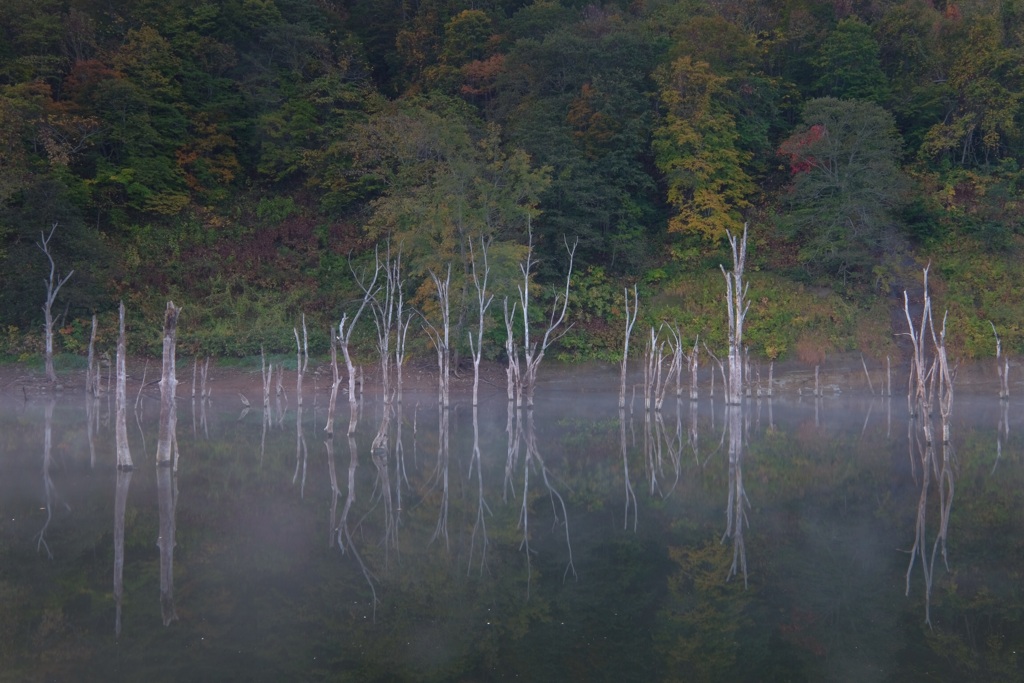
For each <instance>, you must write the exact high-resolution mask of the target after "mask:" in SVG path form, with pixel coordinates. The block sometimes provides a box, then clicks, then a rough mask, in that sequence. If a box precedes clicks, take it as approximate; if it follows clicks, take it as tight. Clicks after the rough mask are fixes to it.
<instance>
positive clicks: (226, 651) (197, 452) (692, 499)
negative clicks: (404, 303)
mask: <svg viewBox="0 0 1024 683" xmlns="http://www.w3.org/2000/svg"><path fill="white" fill-rule="evenodd" d="M606 399H607V400H606ZM143 404H144V405H142V406H141V414H140V419H139V423H138V425H136V426H133V427H132V429H131V430H130V434H129V437H130V439H131V440H132V441H133V443H132V447H133V450H135V451H136V452H137V453H145V452H146V450H145V448H144V447H143V446H142V440H143V438H145V439H147V440H148V443H149V444H150V445H151V446H152V444H153V443H155V442H156V438H155V437H156V432H157V425H156V418H157V410H156V408H157V407H158V406H157V405H156V404H155V403H154V402H152V401H150V402H148V404H146V401H143ZM7 407H9V408H10V409H9V410H5V411H0V415H2V417H0V423H2V424H0V435H2V436H0V451H2V452H0V512H2V513H3V519H5V520H7V519H10V520H14V521H13V522H10V523H7V527H6V530H5V533H4V535H3V537H2V541H3V542H2V544H0V567H2V570H0V572H2V573H0V595H2V596H3V598H4V599H3V601H0V605H2V606H0V611H2V613H0V623H2V624H3V626H2V629H3V631H4V632H3V633H0V635H2V636H5V637H4V638H3V641H2V642H3V645H0V648H2V652H0V654H2V655H3V659H4V661H5V662H11V663H12V665H11V667H10V668H9V671H11V672H14V673H13V675H15V676H18V675H19V674H21V676H20V677H21V678H27V679H31V678H39V677H40V676H44V677H45V676H48V677H51V678H61V677H62V676H66V675H68V673H69V672H73V671H79V670H83V669H86V668H87V669H88V670H89V671H95V672H96V676H97V677H100V676H103V675H108V674H111V672H114V671H120V672H125V671H130V672H134V673H137V674H138V675H139V676H142V675H145V673H146V672H152V671H154V670H157V667H158V666H159V667H168V668H160V669H159V671H162V672H166V671H176V672H178V673H179V674H180V675H183V676H186V677H187V676H188V675H189V673H190V672H193V673H194V672H196V671H204V672H208V673H209V675H217V673H218V672H227V671H231V672H234V673H233V675H236V676H237V675H245V674H246V673H248V674H249V675H251V676H252V677H253V678H257V679H266V678H268V677H270V678H282V677H283V678H288V677H298V678H304V679H310V678H319V677H329V676H328V674H329V673H330V672H339V671H344V672H349V675H350V677H351V678H353V679H359V680H375V679H381V678H388V677H391V678H400V679H430V680H451V679H453V678H460V677H466V676H470V677H475V678H478V679H489V678H500V677H507V676H511V675H519V676H520V677H522V678H524V679H532V680H540V679H545V680H551V679H553V678H555V679H583V680H610V679H615V680H626V679H630V680H635V679H636V678H637V677H642V678H644V679H647V680H664V679H683V680H764V679H766V678H772V677H774V678H785V677H789V678H794V679H801V678H802V679H804V680H838V679H844V680H854V679H857V680H865V679H873V678H878V677H879V674H878V672H879V671H883V670H884V671H886V672H889V676H888V677H890V678H892V677H895V678H900V676H901V675H902V674H906V675H907V676H910V674H912V673H915V672H918V671H920V670H922V667H925V666H928V667H930V668H931V670H933V671H934V670H938V671H940V674H938V675H939V679H940V680H966V679H965V678H964V677H965V676H967V677H970V676H971V675H981V676H982V677H983V678H985V677H987V678H988V679H991V680H999V676H1000V675H1001V674H1007V676H1009V672H1014V671H1016V668H1015V667H1016V666H1017V665H1018V663H1019V660H1018V659H1017V657H1019V655H1016V654H1014V652H1015V651H1016V652H1020V651H1021V639H1022V638H1024V628H1022V625H1021V623H1020V615H1021V613H1022V604H1024V600H1022V598H1021V595H1020V591H1019V588H1018V584H1019V582H1018V581H1017V579H1016V577H1017V574H1018V573H1019V558H1020V557H1022V556H1024V553H1022V545H1021V544H1022V542H1024V541H1022V540H1021V539H1022V538H1024V533H1022V531H1024V528H1022V520H1021V518H1020V515H1019V510H1020V509H1021V503H1022V502H1024V461H1022V458H1021V455H1020V453H1021V451H1022V444H1021V443H1020V441H1019V440H1018V437H1017V433H1016V432H1017V431H1019V430H1016V431H1015V430H1011V429H1010V428H1009V425H1008V421H1009V416H1008V415H1007V414H1006V413H1005V412H1004V411H1003V410H1002V409H1001V408H1000V409H999V410H998V411H986V410H978V411H976V412H977V416H976V415H975V414H974V413H975V411H969V410H965V411H964V414H963V415H957V416H955V417H956V418H957V419H958V420H959V422H957V424H955V425H954V427H953V428H952V429H951V430H950V433H951V435H952V438H951V444H950V445H949V450H948V452H947V450H946V447H945V446H944V444H943V443H942V441H941V439H938V440H937V441H936V442H935V443H934V444H932V448H931V450H930V451H929V450H928V449H927V448H925V449H924V450H921V448H924V442H923V437H922V436H921V435H922V434H923V432H922V431H921V430H920V428H919V427H918V428H915V429H913V430H912V431H911V432H910V437H911V438H910V439H909V440H908V433H907V432H903V431H902V430H900V429H893V428H891V427H890V426H889V425H890V424H892V423H896V424H899V422H900V417H901V416H900V415H899V414H897V413H899V411H900V410H903V411H904V413H903V415H902V417H903V419H904V420H905V418H906V415H905V408H903V406H902V404H901V402H899V401H894V402H893V403H892V404H891V405H890V404H889V403H888V402H883V401H882V400H876V401H875V402H874V403H870V402H868V401H867V400H866V399H865V400H862V401H857V400H846V399H844V400H839V399H835V400H829V399H825V400H816V401H813V402H807V403H792V402H786V401H780V400H778V399H776V400H775V402H774V403H771V404H770V403H768V402H767V401H761V402H758V401H754V400H751V401H748V402H747V403H746V404H745V405H744V406H743V407H742V408H738V407H737V408H730V409H728V410H723V408H722V406H721V405H718V406H716V407H715V410H712V407H711V405H710V404H709V403H708V402H707V401H706V400H705V401H701V402H691V401H689V400H688V398H686V399H684V400H683V401H681V402H679V403H677V402H676V401H675V399H668V400H666V401H665V404H664V406H663V409H662V411H660V412H657V413H647V414H645V413H644V412H642V411H641V412H637V413H635V414H632V413H630V412H628V411H626V410H623V411H619V410H618V408H617V406H616V402H615V396H612V395H608V396H595V397H585V396H575V395H574V396H572V397H571V400H565V398H562V397H554V396H552V397H547V396H543V395H538V399H537V406H536V407H535V408H534V409H533V410H532V411H528V410H526V409H522V410H517V409H515V408H514V407H513V408H510V409H508V410H506V409H505V408H506V406H505V405H504V403H503V402H502V404H500V405H495V404H488V403H486V402H485V403H484V404H483V405H482V406H481V407H480V408H479V409H477V410H473V409H471V408H470V407H469V406H468V405H461V404H459V405H453V406H452V407H451V408H450V409H449V410H438V408H437V402H436V397H433V396H416V395H411V396H406V397H405V400H404V401H403V402H401V403H393V404H391V405H389V406H383V405H381V404H377V403H374V402H371V401H367V402H365V403H360V404H351V406H350V408H351V410H350V411H342V413H343V414H342V415H339V416H336V420H337V421H338V423H339V424H338V425H337V427H336V428H335V430H334V432H335V434H334V436H333V438H331V437H326V438H327V440H326V441H324V440H323V439H324V438H325V437H324V436H323V426H324V419H325V414H324V406H323V405H322V404H321V405H317V404H316V402H314V401H310V400H309V399H308V397H307V401H306V403H305V405H304V406H303V410H302V413H301V416H302V421H301V422H297V421H296V417H297V414H296V408H295V406H294V401H293V405H291V406H288V405H285V406H283V412H280V411H279V412H278V415H276V416H275V419H273V420H266V419H264V418H262V417H261V416H260V415H259V412H258V411H254V412H253V413H252V414H251V415H250V416H247V417H246V418H244V419H242V420H241V421H239V420H237V411H234V410H233V409H234V406H233V405H232V406H217V405H214V406H204V411H206V412H208V415H207V416H206V418H205V425H204V424H199V425H198V428H195V429H194V428H193V427H194V426H197V425H193V424H189V425H188V427H187V428H186V427H182V428H181V429H179V431H180V434H179V435H178V438H179V449H180V463H181V464H180V467H179V471H178V473H177V474H173V473H172V471H171V470H170V468H166V467H165V468H156V467H155V466H154V465H153V464H152V458H151V457H149V458H141V459H140V458H136V460H137V463H136V465H137V466H136V469H135V470H134V472H133V473H132V474H131V475H128V476H130V477H131V479H130V486H129V479H128V477H127V476H125V475H123V474H115V470H114V464H115V458H114V451H115V449H114V442H115V439H114V430H113V426H112V422H113V420H112V419H110V414H111V412H112V411H111V406H108V405H107V404H106V403H104V402H103V401H100V402H99V404H98V405H93V406H90V408H89V410H90V411H98V413H93V412H90V414H89V416H88V418H86V416H84V414H83V412H82V406H81V404H80V402H75V403H74V404H72V403H71V402H70V401H69V402H64V401H58V402H57V404H56V407H53V406H50V407H47V406H45V405H42V404H34V403H31V402H30V403H28V404H26V405H24V406H17V407H15V406H5V408H7ZM225 409H228V410H230V411H231V412H230V414H228V413H226V412H225ZM182 414H185V415H188V414H192V413H191V411H185V410H184V409H183V410H182ZM47 415H50V416H51V417H50V418H49V419H47ZM989 415H996V416H997V417H999V420H1005V421H1006V423H1005V424H1004V423H1003V422H1001V421H1000V422H999V424H987V423H986V422H984V420H987V419H988V418H989ZM979 416H980V418H981V419H978V417H979ZM352 423H355V424H356V427H357V428H356V430H355V432H354V433H353V434H351V435H349V434H348V429H347V427H348V425H349V424H352ZM47 424H49V427H48V428H47V426H46V425H47ZM203 427H205V430H204V428H203ZM933 431H934V433H935V434H941V429H940V428H939V427H936V428H935V429H934V430H933ZM47 432H49V434H50V436H49V444H50V445H49V447H48V448H42V447H41V446H45V443H44V441H45V439H44V437H45V436H46V433H47ZM382 433H383V436H382ZM90 434H91V437H92V438H91V442H90V439H89V438H88V437H89V435H90ZM306 439H310V441H309V443H308V447H307V444H305V443H304V442H305V440H306ZM374 443H376V444H377V448H374ZM317 444H319V445H317ZM954 447H955V449H954ZM40 452H43V459H42V461H40V456H39V455H38V454H39V453H40ZM149 452H150V453H152V450H150V451H149ZM93 454H95V455H93ZM261 454H262V455H261ZM908 454H909V456H910V457H908ZM140 461H141V462H142V464H141V465H140V464H139V462H140ZM41 465H42V466H41ZM108 474H109V476H108ZM41 475H42V476H41ZM115 479H116V483H117V486H116V490H115V487H114V486H113V484H114V481H115ZM164 479H166V481H164ZM954 484H955V497H954V495H953V491H954ZM179 491H180V495H179ZM954 498H955V502H954V503H953V504H952V505H950V503H951V502H953V501H954ZM168 513H169V516H168ZM111 519H113V520H114V522H115V524H114V525H112V524H111ZM168 523H171V524H174V528H173V537H172V538H173V541H172V543H173V545H172V546H171V547H172V548H173V549H174V558H173V563H172V562H171V561H170V556H169V553H164V558H163V559H164V561H163V562H162V561H161V552H160V551H161V548H158V547H155V545H154V539H155V538H158V537H161V538H163V537H165V535H166V534H170V533H171V528H170V527H166V526H165V525H166V524H168ZM41 528H42V529H43V530H44V534H43V535H42V536H39V531H40V529H41ZM917 534H920V543H919V544H918V546H917V547H916V548H915V550H916V554H915V555H908V553H909V551H910V550H911V547H912V544H913V543H914V539H915V536H916V535H917ZM42 538H45V543H46V546H47V547H48V548H49V551H50V553H52V556H53V557H52V559H51V558H50V556H49V555H48V553H47V552H46V550H45V549H44V548H43V546H42V545H41V544H40V539H42ZM940 539H941V540H940ZM995 539H999V540H995ZM37 547H38V548H39V549H40V551H39V552H37ZM119 548H120V550H119ZM911 557H914V558H916V560H915V561H914V563H913V564H912V565H911V566H909V571H908V563H909V561H910V558H911ZM947 565H948V569H947ZM114 570H116V571H114ZM112 573H113V574H114V577H115V584H114V593H113V594H111V592H110V591H111V582H110V577H111V574H112ZM172 579H173V584H172V583H171V582H170V581H171V580H172ZM908 582H909V595H907V594H906V593H907V587H908ZM171 585H173V598H172V597H171V595H172V594H171V593H170V591H169V590H168V589H170V588H171ZM161 587H163V588H165V590H163V591H162V590H161ZM158 595H160V596H162V598H163V599H162V600H158V599H157V596H158ZM116 613H119V614H120V621H119V622H118V623H120V625H121V633H120V636H119V637H117V638H116V639H115V636H114V633H113V629H111V625H113V624H115V616H116V615H117V614H116ZM168 615H171V618H173V617H174V616H176V617H177V620H176V621H170V619H167V617H168ZM926 619H927V620H928V621H930V625H929V623H926ZM165 620H167V621H169V625H168V626H167V627H166V628H165V626H164V622H165ZM186 653H187V657H186V656H185V654H186ZM939 664H941V667H939V666H938V665H939ZM497 672H501V673H500V674H499V673H497ZM971 672H975V673H974V674H971ZM978 672H980V673H978ZM162 675H166V674H165V673H161V676H162ZM158 677H159V676H158ZM975 680H977V678H975ZM1006 680H1012V678H1011V677H1006Z"/></svg>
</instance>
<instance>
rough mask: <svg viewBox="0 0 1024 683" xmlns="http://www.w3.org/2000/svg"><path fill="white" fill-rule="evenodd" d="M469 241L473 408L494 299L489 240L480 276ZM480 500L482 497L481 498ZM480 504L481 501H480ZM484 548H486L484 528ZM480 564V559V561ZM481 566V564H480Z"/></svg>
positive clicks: (483, 246) (482, 245) (482, 249)
mask: <svg viewBox="0 0 1024 683" xmlns="http://www.w3.org/2000/svg"><path fill="white" fill-rule="evenodd" d="M468 242H469V258H470V267H471V269H472V275H473V286H474V287H475V288H476V302H477V312H478V313H479V318H478V320H477V327H476V344H475V345H474V343H473V333H472V332H469V333H468V334H469V352H470V353H471V354H472V356H473V407H474V408H475V407H476V406H477V405H478V404H479V398H480V396H479V394H480V358H481V357H482V355H483V347H484V323H485V322H486V320H487V317H486V315H487V309H488V308H489V307H490V305H491V301H493V300H494V295H493V294H490V295H489V294H488V293H487V279H488V277H489V276H490V274H491V266H490V264H489V263H488V262H487V247H488V245H489V244H490V240H485V239H484V238H483V237H481V238H480V253H481V254H482V256H483V261H484V269H483V275H482V276H481V275H480V274H479V273H478V272H477V267H476V253H475V251H474V250H473V240H468ZM481 500H482V499H481ZM481 504H482V503H481ZM484 538H485V545H484V547H485V549H486V530H485V536H484ZM481 565H482V561H481ZM481 568H482V566H481Z"/></svg>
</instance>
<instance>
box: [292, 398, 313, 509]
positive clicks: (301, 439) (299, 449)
mask: <svg viewBox="0 0 1024 683" xmlns="http://www.w3.org/2000/svg"><path fill="white" fill-rule="evenodd" d="M308 455H309V452H308V450H307V449H306V433H305V431H303V428H302V402H301V401H300V402H299V404H298V405H297V406H296V407H295V472H294V473H293V474H292V486H294V485H295V483H296V482H298V481H299V475H300V473H301V475H302V481H301V483H300V484H299V496H300V497H305V489H306V459H307V457H308Z"/></svg>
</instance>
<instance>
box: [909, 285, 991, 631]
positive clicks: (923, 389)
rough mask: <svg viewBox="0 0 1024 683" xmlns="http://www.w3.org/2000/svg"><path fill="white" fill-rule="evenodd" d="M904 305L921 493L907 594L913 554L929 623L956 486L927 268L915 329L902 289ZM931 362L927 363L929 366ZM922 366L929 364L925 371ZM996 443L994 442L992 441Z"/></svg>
mask: <svg viewBox="0 0 1024 683" xmlns="http://www.w3.org/2000/svg"><path fill="white" fill-rule="evenodd" d="M903 300H904V311H905V313H906V317H907V325H908V328H909V333H908V334H909V336H910V338H911V341H912V342H913V345H914V357H913V363H912V366H911V386H910V390H909V391H908V395H907V400H908V402H909V403H910V406H911V407H910V415H911V417H910V420H909V421H908V426H907V431H908V444H909V448H910V463H911V472H912V474H913V475H914V476H915V478H916V476H917V467H916V465H917V463H920V465H921V482H920V486H921V494H920V496H919V498H918V503H917V518H916V522H915V525H914V544H913V546H912V547H911V549H910V561H909V563H908V565H907V575H906V594H907V595H910V577H911V574H912V573H913V570H914V565H915V564H916V562H917V560H918V559H920V561H921V571H922V573H923V574H924V584H925V593H924V602H925V614H924V620H925V623H926V624H928V626H929V627H930V626H931V592H932V584H933V578H934V571H935V560H936V558H937V557H938V555H939V554H940V553H941V555H942V561H943V566H944V567H945V568H946V571H947V572H948V571H949V556H948V553H947V546H946V540H947V538H948V535H949V516H950V511H951V510H952V507H953V497H954V494H955V491H956V488H955V475H954V472H955V454H954V451H953V446H952V443H951V438H950V419H951V417H952V412H953V382H954V377H955V373H954V371H953V370H952V369H951V368H950V367H949V360H948V356H947V353H946V316H945V315H944V316H943V319H942V327H941V328H940V330H939V331H938V332H936V330H935V324H934V321H933V319H932V315H931V298H930V296H929V293H928V268H925V269H924V303H923V309H922V313H921V322H920V326H919V328H917V329H915V326H914V321H913V319H912V318H911V315H910V304H909V297H908V296H907V294H906V292H904V299H903ZM925 330H929V331H930V332H931V338H932V344H933V355H932V359H931V363H930V364H929V363H927V359H926V348H925V344H924V332H925ZM929 366H930V367H929ZM925 367H929V369H928V370H927V371H926V370H925ZM936 403H937V404H938V408H939V420H940V425H939V427H940V430H941V431H940V433H941V440H940V442H939V443H940V444H941V449H942V453H941V460H940V458H939V457H938V455H937V453H936V439H935V438H934V435H935V428H934V425H933V420H934V415H933V410H932V409H933V406H934V405H935V404H936ZM997 448H998V442H997ZM933 476H934V477H935V479H936V481H937V488H938V499H939V500H938V507H939V529H938V533H937V534H936V537H935V541H934V542H933V543H932V547H931V553H930V554H929V553H928V551H927V543H928V541H927V520H928V505H929V490H930V487H931V479H932V477H933Z"/></svg>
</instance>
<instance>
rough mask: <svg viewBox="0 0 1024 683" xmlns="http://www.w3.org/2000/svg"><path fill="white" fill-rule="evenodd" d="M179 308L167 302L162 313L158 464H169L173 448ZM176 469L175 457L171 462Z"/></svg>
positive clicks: (175, 416)
mask: <svg viewBox="0 0 1024 683" xmlns="http://www.w3.org/2000/svg"><path fill="white" fill-rule="evenodd" d="M180 313H181V309H180V308H178V307H177V306H175V305H174V302H173V301H168V302H167V310H166V311H165V313H164V350H163V371H162V373H161V375H160V432H159V438H158V440H157V446H156V462H157V464H158V465H162V466H170V465H171V464H172V463H171V453H172V449H173V450H175V451H176V450H177V449H176V448H174V439H175V434H174V430H175V426H176V422H177V409H176V407H175V404H174V401H175V392H176V388H177V385H178V380H177V379H176V378H175V376H174V354H175V344H176V341H177V333H178V315H179V314H180ZM173 464H174V466H175V469H177V464H178V463H177V459H175V462H174V463H173Z"/></svg>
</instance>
